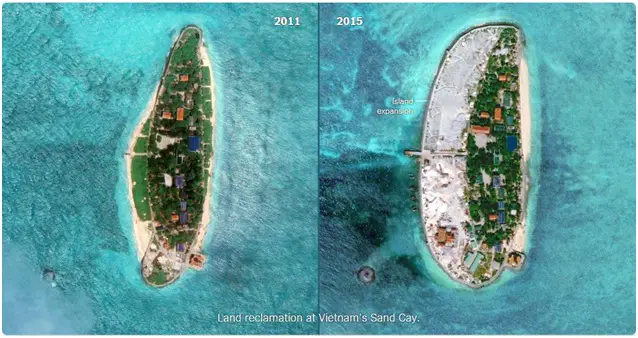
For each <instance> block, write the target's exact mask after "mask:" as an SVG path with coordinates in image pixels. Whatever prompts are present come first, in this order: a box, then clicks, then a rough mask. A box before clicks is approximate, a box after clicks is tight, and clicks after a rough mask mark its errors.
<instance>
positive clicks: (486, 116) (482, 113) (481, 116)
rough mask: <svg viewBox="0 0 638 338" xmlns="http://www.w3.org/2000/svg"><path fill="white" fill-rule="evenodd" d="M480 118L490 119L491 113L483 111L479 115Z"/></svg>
mask: <svg viewBox="0 0 638 338" xmlns="http://www.w3.org/2000/svg"><path fill="white" fill-rule="evenodd" d="M479 117H480V118H482V119H489V118H490V113H488V112H486V111H482V112H481V114H480V115H479Z"/></svg>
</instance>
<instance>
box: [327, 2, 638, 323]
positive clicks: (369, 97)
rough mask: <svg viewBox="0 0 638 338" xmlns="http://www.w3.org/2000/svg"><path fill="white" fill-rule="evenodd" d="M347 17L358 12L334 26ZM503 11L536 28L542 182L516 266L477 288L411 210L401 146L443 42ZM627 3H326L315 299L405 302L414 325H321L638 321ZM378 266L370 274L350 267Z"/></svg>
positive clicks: (377, 304) (375, 306)
mask: <svg viewBox="0 0 638 338" xmlns="http://www.w3.org/2000/svg"><path fill="white" fill-rule="evenodd" d="M337 16H363V19H364V25H363V26H362V27H338V26H336V25H335V23H336V17H337ZM497 21H509V22H515V23H517V24H519V25H520V26H521V28H522V30H523V33H524V34H525V36H526V39H527V48H526V52H525V54H526V57H527V59H528V64H529V71H530V73H531V83H532V111H533V114H532V115H533V117H532V120H533V123H532V124H533V126H532V137H533V144H532V152H533V156H532V161H531V169H530V170H531V177H532V184H533V188H532V191H531V195H530V205H529V209H528V212H529V216H528V222H529V224H530V226H529V229H531V230H530V231H529V233H530V234H529V237H528V243H529V246H528V248H529V250H528V261H527V265H526V267H525V268H524V269H523V271H521V272H520V273H516V274H515V273H506V275H505V276H503V278H502V281H501V282H500V283H498V284H497V285H494V286H491V287H489V288H486V289H484V290H480V291H469V290H465V289H462V288H458V287H455V285H454V284H453V283H451V282H450V280H449V279H447V278H446V277H445V276H442V275H441V272H440V271H439V270H438V269H437V268H436V266H435V265H434V267H433V262H432V258H431V257H430V256H429V254H428V253H427V250H426V249H424V247H423V244H422V243H421V240H420V236H421V233H420V230H419V218H418V215H417V214H416V213H413V212H412V211H411V210H410V209H411V207H412V205H413V204H414V202H411V201H410V200H409V196H410V190H409V187H410V185H413V184H417V183H416V181H414V180H410V178H409V174H410V173H414V174H416V170H417V169H416V164H415V163H414V162H413V161H411V160H409V159H407V158H406V157H405V156H404V155H403V154H402V151H403V150H404V149H408V148H418V147H419V144H420V139H419V137H420V133H421V123H422V121H421V118H422V114H423V110H424V109H423V108H424V104H422V103H420V104H415V105H414V106H413V108H414V109H416V110H417V113H415V114H413V115H407V116H377V115H376V114H375V110H376V109H377V108H384V107H386V106H388V105H389V100H390V98H391V97H402V98H412V97H414V98H415V99H422V100H425V99H426V98H427V94H428V92H429V88H430V85H431V83H432V81H433V79H434V75H435V72H436V69H437V66H438V64H439V61H440V60H441V57H442V56H443V53H444V51H445V49H446V48H447V47H448V46H449V45H450V44H451V43H452V41H453V40H454V38H455V37H456V36H457V35H458V34H460V33H461V32H463V31H464V30H466V29H468V28H470V27H471V26H473V25H477V24H481V23H485V22H497ZM635 29H636V27H635V7H634V5H632V4H602V5H601V4H569V5H562V4H543V5H535V4H531V5H502V4H463V5H460V4H459V5H457V4H392V5H388V4H385V5H351V4H338V5H322V6H321V7H320V58H319V61H320V65H321V66H320V160H319V163H320V196H321V197H320V203H321V204H320V215H321V216H320V217H321V218H320V227H319V242H320V253H319V255H320V268H319V280H320V281H319V290H320V310H321V311H322V312H339V313H363V314H371V313H384V314H391V313H400V312H405V313H411V314H415V315H418V317H419V322H418V323H416V324H405V323H404V324H401V323H389V324H388V323H386V324H378V323H377V324H372V323H369V322H368V323H354V324H353V323H349V324H344V323H340V324H339V323H333V324H322V325H321V327H320V332H321V333H349V332H350V333H351V332H356V333H361V332H367V333H431V334H442V333H455V334H471V333H480V334H548V333H553V334H566V333H573V334H585V333H588V334H595V333H599V334H605V333H606V334H631V333H633V332H635V318H636V307H635V304H636V278H635V276H636V270H635V269H636V257H635V251H636V241H635V238H636V227H635V218H636V214H635V204H636V190H635V186H636V176H635V172H636V158H635V151H636V143H635V140H636V129H635V125H636V115H635V113H636V101H635V97H636V83H635V78H636V73H635V72H636V69H635V62H636V59H635V55H636V54H635V53H636V52H635V51H636V46H635ZM363 264H368V265H372V266H373V267H375V268H376V269H377V272H378V279H377V282H376V283H375V284H373V285H369V286H362V285H361V284H359V283H358V282H357V281H356V278H355V275H354V272H355V271H356V270H357V269H358V268H359V267H360V266H361V265H363Z"/></svg>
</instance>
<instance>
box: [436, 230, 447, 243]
mask: <svg viewBox="0 0 638 338" xmlns="http://www.w3.org/2000/svg"><path fill="white" fill-rule="evenodd" d="M446 239H447V235H446V234H445V228H443V227H439V228H438V229H437V233H436V241H437V242H438V243H439V244H443V243H445V241H446Z"/></svg>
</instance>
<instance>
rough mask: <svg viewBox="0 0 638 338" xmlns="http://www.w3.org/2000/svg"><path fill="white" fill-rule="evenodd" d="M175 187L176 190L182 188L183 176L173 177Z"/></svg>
mask: <svg viewBox="0 0 638 338" xmlns="http://www.w3.org/2000/svg"><path fill="white" fill-rule="evenodd" d="M175 187H176V188H177V189H182V188H184V176H183V175H177V176H175Z"/></svg>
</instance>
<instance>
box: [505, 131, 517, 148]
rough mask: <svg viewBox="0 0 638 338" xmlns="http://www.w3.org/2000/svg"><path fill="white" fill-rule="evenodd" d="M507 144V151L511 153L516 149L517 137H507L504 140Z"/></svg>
mask: <svg viewBox="0 0 638 338" xmlns="http://www.w3.org/2000/svg"><path fill="white" fill-rule="evenodd" d="M505 141H506V143H507V151H509V152H513V151H514V150H516V147H518V136H516V135H507V137H506V138H505Z"/></svg>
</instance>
